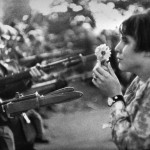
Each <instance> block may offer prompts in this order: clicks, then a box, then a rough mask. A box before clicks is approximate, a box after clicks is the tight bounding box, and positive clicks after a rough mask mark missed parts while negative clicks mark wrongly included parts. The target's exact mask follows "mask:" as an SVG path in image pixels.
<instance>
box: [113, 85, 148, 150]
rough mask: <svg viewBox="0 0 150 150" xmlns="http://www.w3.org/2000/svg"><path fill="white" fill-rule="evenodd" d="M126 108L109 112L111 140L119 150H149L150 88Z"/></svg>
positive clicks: (114, 108)
mask: <svg viewBox="0 0 150 150" xmlns="http://www.w3.org/2000/svg"><path fill="white" fill-rule="evenodd" d="M143 91H144V92H141V93H139V94H137V95H136V97H135V99H134V102H133V103H130V105H132V106H131V107H129V109H127V108H125V107H124V108H121V109H120V108H118V109H116V107H115V105H114V106H113V107H112V110H111V119H112V120H111V123H112V138H113V140H114V142H115V143H116V145H117V146H118V148H119V149H120V150H126V149H128V150H141V149H150V86H149V84H148V85H146V87H145V89H144V90H143Z"/></svg>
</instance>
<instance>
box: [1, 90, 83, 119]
mask: <svg viewBox="0 0 150 150" xmlns="http://www.w3.org/2000/svg"><path fill="white" fill-rule="evenodd" d="M82 95H83V93H82V92H79V91H75V90H74V88H73V87H65V88H62V89H59V90H56V91H54V92H51V93H49V94H46V95H40V94H39V93H38V92H35V93H34V94H29V95H25V96H24V95H22V94H19V93H18V94H17V96H16V97H15V98H13V99H9V100H5V101H1V103H0V108H1V112H3V113H6V114H7V116H9V117H10V116H14V115H17V114H20V113H22V112H26V111H27V110H30V109H35V108H39V107H42V106H47V105H52V104H59V103H65V102H69V101H73V100H76V99H79V98H80V97H82Z"/></svg>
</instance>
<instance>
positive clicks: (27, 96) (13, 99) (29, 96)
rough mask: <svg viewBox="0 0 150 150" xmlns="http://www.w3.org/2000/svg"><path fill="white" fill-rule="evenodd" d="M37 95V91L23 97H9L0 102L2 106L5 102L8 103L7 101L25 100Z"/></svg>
mask: <svg viewBox="0 0 150 150" xmlns="http://www.w3.org/2000/svg"><path fill="white" fill-rule="evenodd" d="M37 96H38V93H37V92H36V93H34V94H29V95H25V96H21V97H16V98H12V99H8V100H5V101H3V102H2V103H0V106H1V105H4V104H7V103H10V102H19V101H25V100H28V99H33V98H36V97H37Z"/></svg>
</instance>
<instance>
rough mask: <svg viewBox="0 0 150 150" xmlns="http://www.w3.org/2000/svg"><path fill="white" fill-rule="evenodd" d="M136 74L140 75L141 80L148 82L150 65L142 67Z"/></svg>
mask: <svg viewBox="0 0 150 150" xmlns="http://www.w3.org/2000/svg"><path fill="white" fill-rule="evenodd" d="M136 75H138V76H139V78H140V79H141V81H143V82H146V81H147V80H148V79H149V78H150V68H149V67H143V68H142V69H140V70H139V71H138V72H137V73H136Z"/></svg>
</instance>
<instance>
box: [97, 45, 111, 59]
mask: <svg viewBox="0 0 150 150" xmlns="http://www.w3.org/2000/svg"><path fill="white" fill-rule="evenodd" d="M95 55H96V57H97V60H98V61H99V62H102V61H108V60H109V57H110V55H111V50H110V48H109V47H108V46H106V44H101V45H100V46H98V47H96V49H95Z"/></svg>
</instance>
